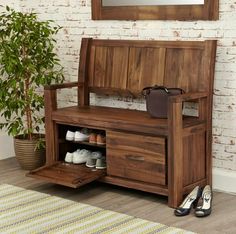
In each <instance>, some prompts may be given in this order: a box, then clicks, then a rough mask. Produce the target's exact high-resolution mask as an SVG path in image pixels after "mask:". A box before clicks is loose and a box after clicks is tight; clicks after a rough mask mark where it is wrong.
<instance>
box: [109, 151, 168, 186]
mask: <svg viewBox="0 0 236 234" xmlns="http://www.w3.org/2000/svg"><path fill="white" fill-rule="evenodd" d="M159 158H160V157H159ZM162 158H163V160H162V161H164V160H165V155H162ZM165 168H166V165H165V163H163V162H160V160H156V159H155V157H153V156H152V155H149V154H148V153H146V154H145V153H144V151H143V150H140V151H127V150H120V149H117V148H108V149H107V174H108V175H110V176H118V177H123V178H126V179H132V180H137V181H143V182H146V183H152V184H161V185H166V169H165Z"/></svg>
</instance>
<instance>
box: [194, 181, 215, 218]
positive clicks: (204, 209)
mask: <svg viewBox="0 0 236 234" xmlns="http://www.w3.org/2000/svg"><path fill="white" fill-rule="evenodd" d="M212 195H213V194H212V190H211V187H210V186H209V185H206V186H205V188H204V189H203V191H202V197H201V199H202V205H201V206H198V207H197V208H196V210H195V215H196V216H197V217H205V216H208V215H209V214H211V207H212V198H213V196H212Z"/></svg>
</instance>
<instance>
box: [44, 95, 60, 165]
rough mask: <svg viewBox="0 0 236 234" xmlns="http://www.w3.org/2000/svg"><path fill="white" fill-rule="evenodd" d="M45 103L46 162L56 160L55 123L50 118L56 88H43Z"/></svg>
mask: <svg viewBox="0 0 236 234" xmlns="http://www.w3.org/2000/svg"><path fill="white" fill-rule="evenodd" d="M44 105H45V142H46V164H51V163H53V162H55V161H56V148H57V146H56V142H55V134H56V125H55V122H54V121H53V120H52V112H53V111H55V110H56V109H57V92H56V90H44Z"/></svg>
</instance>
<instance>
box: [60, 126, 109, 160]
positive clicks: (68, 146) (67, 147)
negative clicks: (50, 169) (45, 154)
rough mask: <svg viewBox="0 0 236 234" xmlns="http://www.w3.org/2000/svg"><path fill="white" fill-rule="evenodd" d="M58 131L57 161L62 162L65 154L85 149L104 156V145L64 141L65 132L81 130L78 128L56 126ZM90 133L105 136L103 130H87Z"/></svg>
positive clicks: (87, 141)
mask: <svg viewBox="0 0 236 234" xmlns="http://www.w3.org/2000/svg"><path fill="white" fill-rule="evenodd" d="M57 129H58V139H59V140H58V159H57V160H58V161H64V159H65V155H66V153H67V152H70V153H73V152H74V151H76V150H77V149H87V150H90V151H100V152H101V153H102V154H103V155H104V156H106V145H105V144H104V145H99V144H94V143H90V142H89V140H86V141H68V140H66V133H67V131H71V132H76V131H80V130H81V129H83V127H80V126H70V125H66V124H61V123H60V124H57ZM88 130H89V131H90V132H91V133H96V134H102V135H104V136H105V135H106V133H105V131H104V130H99V129H97V128H96V129H94V128H88Z"/></svg>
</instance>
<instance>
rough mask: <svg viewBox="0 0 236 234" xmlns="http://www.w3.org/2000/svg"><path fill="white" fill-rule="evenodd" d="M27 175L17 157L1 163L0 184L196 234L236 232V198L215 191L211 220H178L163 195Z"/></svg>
mask: <svg viewBox="0 0 236 234" xmlns="http://www.w3.org/2000/svg"><path fill="white" fill-rule="evenodd" d="M25 174H26V171H24V170H21V169H20V167H19V166H18V164H17V162H16V160H15V158H10V159H5V160H1V161H0V184H3V183H6V184H11V185H16V186H19V187H22V188H27V189H31V190H35V191H39V192H42V193H48V194H51V195H54V196H59V197H63V198H66V199H70V200H73V201H77V202H82V203H86V204H89V205H93V206H97V207H100V208H103V209H107V210H113V211H116V212H121V213H124V214H128V215H132V216H136V217H139V218H142V219H147V220H150V221H154V222H159V223H162V224H166V225H169V226H174V227H180V228H183V229H186V230H190V231H194V232H197V233H204V234H205V233H206V234H222V233H226V234H235V233H236V196H235V195H231V194H226V193H220V192H214V199H213V212H212V214H211V215H210V216H209V217H206V218H196V217H195V216H194V213H193V212H192V213H191V214H190V215H188V216H185V217H175V216H174V215H173V209H171V208H169V207H168V206H167V199H166V198H165V197H163V196H157V195H154V194H150V193H145V192H140V191H136V190H131V189H125V188H121V187H118V186H112V185H107V184H103V183H98V182H93V183H91V184H89V185H86V186H84V187H82V188H79V189H72V188H67V187H64V186H59V185H54V184H50V183H44V182H42V181H39V180H35V179H33V178H29V177H25Z"/></svg>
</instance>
